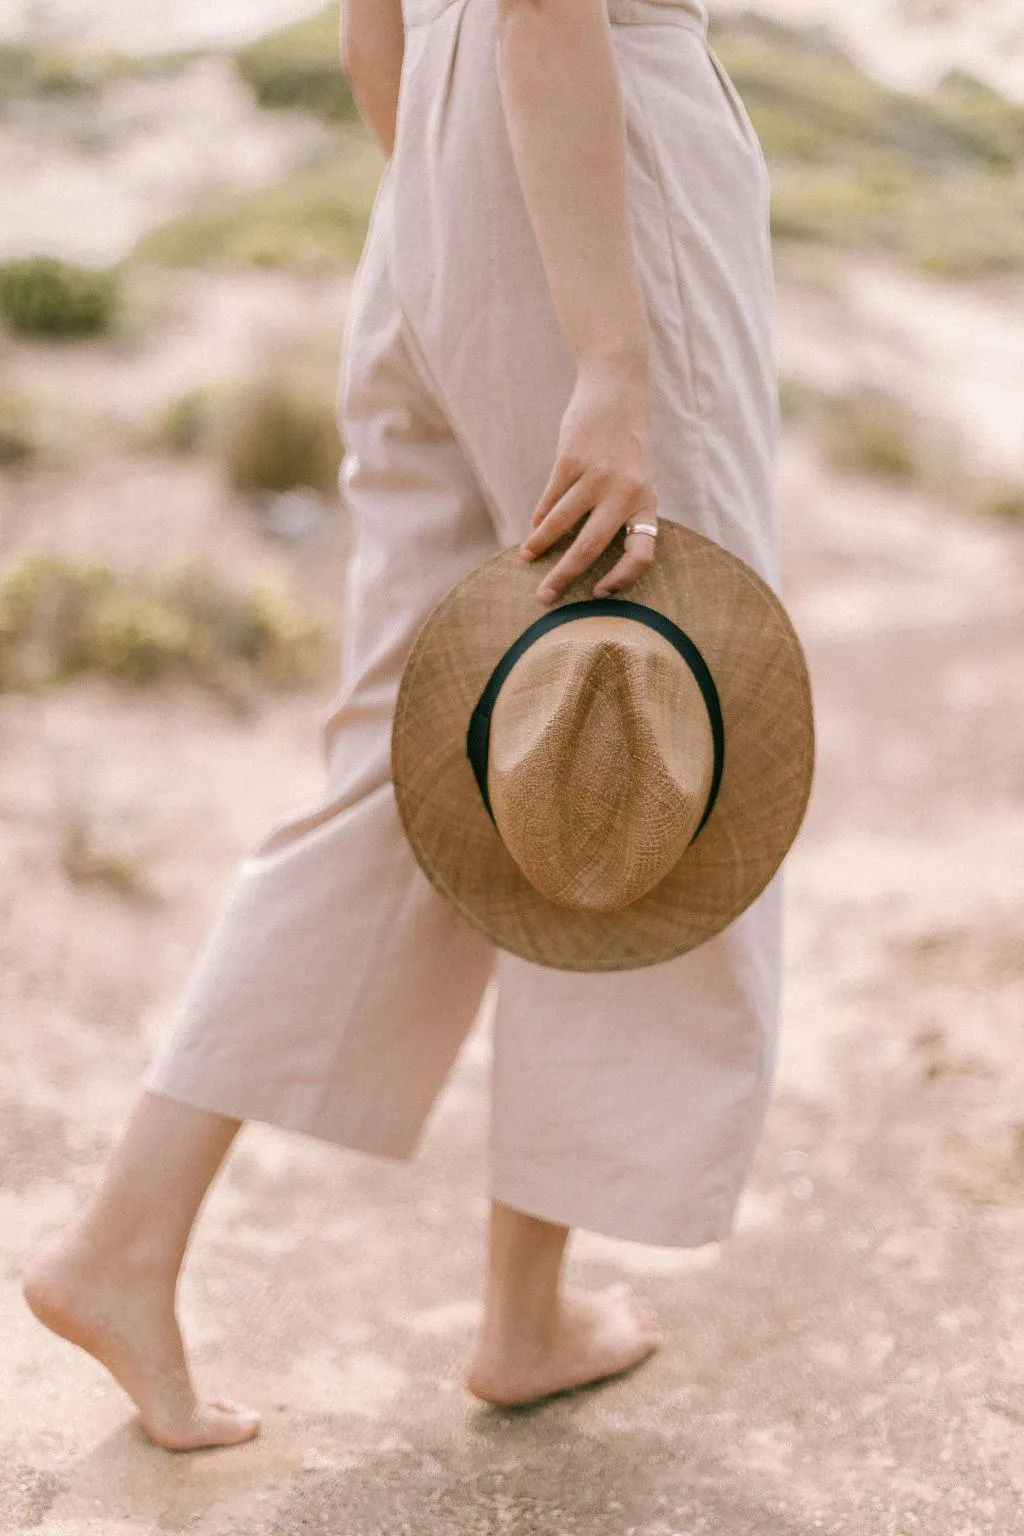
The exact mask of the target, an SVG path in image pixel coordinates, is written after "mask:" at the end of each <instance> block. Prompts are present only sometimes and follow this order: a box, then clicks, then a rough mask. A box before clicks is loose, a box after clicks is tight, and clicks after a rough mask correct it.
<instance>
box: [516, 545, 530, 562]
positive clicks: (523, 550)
mask: <svg viewBox="0 0 1024 1536" xmlns="http://www.w3.org/2000/svg"><path fill="white" fill-rule="evenodd" d="M519 553H520V554H521V555H522V557H523V559H524V560H532V559H533V550H532V549H531V548H530V546H529V545H528V544H520V546H519Z"/></svg>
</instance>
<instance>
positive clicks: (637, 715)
mask: <svg viewBox="0 0 1024 1536" xmlns="http://www.w3.org/2000/svg"><path fill="white" fill-rule="evenodd" d="M568 542H569V538H568V537H567V538H565V539H563V540H561V541H560V542H559V544H558V545H556V546H555V547H554V548H553V549H552V550H550V551H548V552H547V553H546V554H545V555H543V556H541V557H540V558H539V559H537V560H533V561H527V560H524V559H523V558H522V556H521V555H520V553H519V551H518V549H517V548H512V549H508V550H505V551H504V552H503V553H501V554H498V555H495V556H493V557H492V558H491V559H489V560H486V561H485V562H484V563H483V564H482V565H479V566H477V568H476V569H475V570H473V571H471V572H470V573H469V575H468V576H466V577H464V578H463V580H462V581H460V582H459V583H458V585H457V586H455V587H454V588H453V589H452V590H451V591H450V592H449V593H448V594H447V595H446V596H445V597H444V598H443V599H442V600H441V602H440V603H439V604H438V605H437V607H436V608H435V609H434V611H433V613H432V614H431V615H430V617H429V618H428V619H427V621H426V623H425V624H424V626H423V628H422V629H421V631H420V633H419V635H418V636H417V638H416V641H415V643H414V645H413V648H412V651H411V653H410V655H409V658H408V661H407V663H406V666H405V669H404V671H403V675H402V679H401V684H400V687H399V692H398V701H397V705H396V709H395V716H394V723H393V727H392V737H391V766H392V773H393V778H394V785H395V794H396V798H397V802H398V811H399V815H400V817H401V820H402V824H403V826H404V828H405V831H406V834H407V835H408V838H409V841H410V843H411V844H412V848H413V851H414V853H415V855H416V858H417V860H418V861H419V863H420V865H421V866H422V868H423V870H424V871H425V873H426V874H427V876H428V877H429V879H430V880H431V881H432V883H433V884H434V886H436V888H437V889H438V890H439V891H440V892H441V893H442V895H444V896H446V897H448V899H449V900H450V901H452V902H453V903H454V904H455V906H456V907H457V908H458V909H459V911H460V912H461V913H462V914H463V915H464V916H465V917H466V918H468V920H469V921H470V922H471V923H472V924H474V926H475V927H477V928H479V929H480V930H481V931H482V932H483V933H485V934H486V935H487V936H488V938H490V939H491V940H492V941H493V942H494V943H495V944H496V945H497V946H498V947H499V948H501V949H505V950H509V951H511V953H513V954H516V955H521V956H522V957H523V958H525V959H527V960H532V961H534V962H536V963H537V964H540V965H547V966H554V967H556V968H558V969H562V970H573V971H605V970H626V969H631V968H634V967H639V966H645V965H653V964H654V963H655V962H657V961H660V960H668V959H670V958H671V957H672V956H674V955H679V954H683V953H684V952H685V951H686V950H689V949H693V948H695V947H696V946H697V945H698V944H701V943H703V942H704V941H705V940H706V939H710V938H711V937H712V936H713V935H714V934H716V933H718V932H720V930H721V929H723V928H724V927H725V926H726V924H728V923H730V922H731V921H732V920H733V918H735V917H737V916H738V915H739V914H740V913H741V912H742V911H743V910H744V909H745V908H746V907H748V906H749V905H750V903H751V902H752V901H753V900H754V898H755V897H756V896H757V895H759V894H760V892H761V891H762V890H763V889H764V887H765V886H766V885H767V884H768V882H769V880H770V879H771V877H772V876H773V875H774V874H775V872H776V870H777V869H778V868H779V865H780V864H781V863H782V860H783V858H784V857H785V854H786V852H787V850H788V848H789V846H790V844H791V843H792V841H793V838H794V837H795V836H796V833H797V830H798V828H799V826H800V823H801V821H802V819H803V815H804V811H805V809H806V807H807V800H808V796H809V794H810V785H811V774H812V767H813V756H814V727H813V719H812V712H811V695H810V686H809V682H808V676H807V669H806V665H805V662H804V657H803V653H802V651H801V648H800V643H799V641H798V639H797V637H796V634H795V633H794V631H793V627H792V625H791V623H790V621H789V619H788V617H787V615H786V612H785V610H784V609H783V607H782V604H781V603H780V601H779V599H778V598H777V597H776V596H775V594H774V593H773V592H772V591H771V589H770V588H769V587H768V586H767V585H766V584H765V583H764V582H763V581H762V580H761V578H760V577H759V576H757V575H756V573H755V572H754V571H752V570H751V569H750V567H749V566H748V565H746V564H745V563H744V562H743V561H742V560H739V559H737V557H736V556H735V555H732V554H729V553H728V552H727V551H726V550H724V549H722V548H721V547H720V546H719V545H718V544H716V543H713V542H712V541H711V540H710V539H707V538H704V537H703V536H702V535H701V534H698V533H694V532H692V531H691V530H690V529H688V528H684V527H683V526H681V525H680V524H678V523H672V522H667V521H666V520H665V519H664V518H663V519H662V520H661V522H660V524H659V537H658V553H657V557H656V559H655V561H654V563H653V565H652V566H651V567H650V568H649V569H648V570H647V571H646V572H645V573H644V575H643V576H642V577H641V578H640V579H639V580H638V581H636V582H634V583H633V584H632V586H630V587H629V588H628V590H627V591H625V592H624V594H623V595H622V596H621V597H608V598H592V597H590V595H589V594H590V592H591V591H592V589H593V586H594V583H595V581H596V580H597V579H598V577H599V576H600V575H601V574H603V572H604V571H606V570H608V569H609V568H610V567H611V565H612V564H613V563H614V561H615V560H616V559H617V558H618V557H619V555H620V554H621V549H622V539H621V536H618V537H616V539H614V540H613V541H612V545H611V546H610V547H609V549H608V550H606V551H605V553H604V555H602V556H601V557H600V559H599V560H598V561H596V562H595V563H594V564H593V565H592V566H591V567H590V569H589V570H588V571H587V572H586V573H585V574H584V576H582V577H581V578H580V579H579V580H578V581H577V582H576V583H575V584H574V585H573V586H572V587H570V588H569V589H568V591H567V592H566V593H565V594H564V595H563V597H562V599H561V600H560V602H559V603H558V604H556V605H554V606H551V607H548V606H545V605H544V604H542V603H541V602H540V600H539V599H538V598H537V596H536V588H537V587H538V585H539V583H540V576H541V573H542V572H543V571H544V570H545V569H549V568H550V567H551V566H552V565H554V563H555V561H556V560H557V559H558V558H559V556H560V554H561V553H562V552H563V550H564V549H565V548H566V547H567V544H568Z"/></svg>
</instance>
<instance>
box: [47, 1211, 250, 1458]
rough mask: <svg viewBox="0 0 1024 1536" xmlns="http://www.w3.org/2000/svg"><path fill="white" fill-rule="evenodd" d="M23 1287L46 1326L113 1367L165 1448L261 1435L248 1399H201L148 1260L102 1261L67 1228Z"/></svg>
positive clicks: (162, 1279)
mask: <svg viewBox="0 0 1024 1536" xmlns="http://www.w3.org/2000/svg"><path fill="white" fill-rule="evenodd" d="M22 1289H23V1292H24V1296H25V1300H26V1301H27V1302H28V1305H29V1307H30V1308H31V1310H32V1311H33V1313H34V1314H35V1316H36V1317H37V1318H38V1319H39V1321H40V1322H41V1323H44V1324H45V1325H46V1327H47V1328H49V1329H51V1330H52V1331H53V1332H54V1333H56V1334H59V1336H60V1337H61V1338H62V1339H68V1340H69V1341H70V1342H71V1343H72V1344H77V1345H78V1346H79V1347H80V1348H81V1349H84V1350H87V1351H88V1353H89V1354H90V1355H93V1356H95V1358H96V1359H97V1360H99V1361H100V1363H101V1364H102V1365H104V1366H106V1368H107V1370H108V1371H110V1373H111V1375H112V1376H113V1377H114V1378H115V1380H116V1381H117V1382H118V1383H119V1384H120V1386H122V1387H123V1388H124V1390H125V1391H126V1392H127V1393H128V1396H129V1397H130V1398H131V1399H132V1400H133V1402H134V1403H135V1405H136V1407H137V1408H138V1410H139V1414H140V1416H141V1419H142V1425H143V1428H144V1429H145V1431H146V1433H147V1434H148V1435H149V1437H150V1438H151V1439H152V1440H155V1441H156V1443H157V1445H162V1446H164V1447H165V1448H166V1449H167V1450H169V1451H195V1450H201V1449H203V1448H204V1447H207V1446H214V1445H237V1444H238V1443H239V1442H240V1441H242V1440H250V1439H252V1437H253V1435H255V1434H256V1433H257V1432H258V1430H259V1425H260V1420H259V1415H258V1414H256V1413H252V1412H250V1411H249V1410H248V1409H246V1408H243V1407H242V1406H241V1405H240V1404H237V1403H232V1402H230V1401H228V1400H226V1399H223V1398H215V1399H212V1400H211V1401H209V1402H199V1401H198V1399H197V1398H196V1395H195V1391H194V1389H193V1387H192V1382H191V1378H190V1376H189V1370H188V1365H187V1363H186V1360H185V1350H184V1346H183V1344H182V1340H181V1332H180V1330H179V1328H178V1322H177V1318H176V1316H175V1309H174V1287H173V1282H168V1280H167V1278H166V1276H163V1275H160V1274H159V1273H158V1272H156V1271H154V1270H153V1269H152V1268H151V1267H149V1266H146V1265H141V1264H140V1265H137V1266H136V1265H132V1264H131V1263H126V1262H124V1261H122V1260H118V1261H116V1262H115V1261H110V1260H101V1261H97V1260H96V1259H94V1258H91V1257H90V1256H89V1255H88V1254H87V1253H86V1252H85V1250H84V1249H83V1247H82V1245H80V1244H78V1243H77V1242H76V1240H75V1238H74V1236H73V1235H71V1234H69V1235H65V1234H63V1233H62V1234H61V1235H60V1236H59V1237H58V1238H57V1239H56V1240H55V1241H54V1242H53V1243H51V1244H50V1245H49V1246H48V1247H47V1248H45V1249H44V1250H43V1251H42V1252H41V1253H40V1254H39V1255H38V1256H37V1257H36V1258H35V1259H33V1261H32V1262H31V1263H30V1265H29V1267H28V1269H27V1270H26V1272H25V1275H24V1277H23V1281H22Z"/></svg>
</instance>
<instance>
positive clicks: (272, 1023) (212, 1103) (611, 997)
mask: <svg viewBox="0 0 1024 1536" xmlns="http://www.w3.org/2000/svg"><path fill="white" fill-rule="evenodd" d="M607 6H608V14H609V19H610V22H611V32H612V39H613V44H614V49H615V54H616V57H617V60H618V64H619V70H620V79H621V85H622V93H623V99H624V105H625V113H626V120H627V148H628V171H629V197H630V210H631V219H632V225H633V233H634V240H635V246H636V252H637V261H638V265H639V274H640V279H641V283H642V287H643V291H644V296H645V301H646V305H647V310H648V315H649V319H650V325H651V338H652V369H653V404H652V434H653V446H654V457H655V470H656V484H657V488H658V492H659V498H660V506H659V516H660V517H662V518H664V519H675V520H677V521H679V522H681V523H685V524H688V525H689V526H690V527H693V528H696V529H698V530H699V531H700V532H702V533H704V534H707V535H709V536H710V537H712V538H714V539H717V540H718V541H719V542H720V543H722V544H724V545H725V546H726V547H727V548H728V549H730V550H732V551H733V552H734V553H736V554H738V555H740V556H741V557H742V558H743V559H745V560H747V561H748V562H749V563H750V564H751V565H753V566H754V568H755V569H756V570H757V571H758V572H759V573H760V575H761V576H763V577H764V578H765V580H767V581H768V582H769V583H770V584H772V585H773V586H776V587H777V584H778V568H777V551H776V535H775V514H774V476H775V455H776V447H777V435H778V396H777V381H776V373H775V368H774V364H773V349H772V336H771V325H772V303H773V280H772V267H771V252H770V243H769V228H768V195H769V181H768V172H767V168H766V165H765V161H764V156H763V154H762V152H761V147H760V145H759V143H758V140H757V137H756V134H755V132H754V129H753V127H752V125H751V123H750V120H749V118H748V116H747V114H746V112H745V110H744V108H743V106H742V104H741V102H740V99H739V97H738V95H737V93H736V90H735V87H734V86H733V84H732V82H731V81H730V80H729V78H728V76H727V75H726V73H725V71H724V69H723V67H722V66H721V64H720V62H719V61H718V59H717V57H716V56H715V54H714V53H713V51H712V50H711V48H710V46H709V44H708V40H707V20H708V18H707V12H706V9H705V7H704V6H703V4H701V3H700V0H677V3H670V4H665V3H661V0H607ZM495 10H496V6H495V0H405V21H406V54H405V62H404V67H403V72H402V81H401V88H400V95H399V105H398V130H397V141H396V144H395V149H394V153H393V155H392V157H391V159H390V160H389V161H388V162H387V165H386V167H385V170H384V174H383V177H382V179H381V182H380V186H379V189H378V192H377V196H376V199H375V202H374V205H373V210H372V214H371V219H370V225H369V230H368V234H367V238H366V243H365V246H364V248H363V252H362V255H361V258H360V261H359V264H358V267H357V270H356V274H355V280H354V287H353V290H352V294H351V299H350V307H349V310H348V313H347V316H346V320H345V327H344V334H343V339H342V360H341V384H340V390H339V397H338V403H339V424H340V428H341V432H342V437H343V442H344V445H345V453H344V458H343V461H342V467H341V487H342V493H343V499H344V501H345V503H346V506H347V509H348V513H349V516H350V517H351V520H352V528H353V553H352V558H351V563H350V567H349V571H348V577H347V591H346V607H345V611H344V632H343V653H342V676H341V681H340V688H339V692H338V695H337V698H336V699H335V700H334V701H333V703H332V706H331V707H330V709H329V712H328V714H327V717H326V720H325V722H324V728H323V740H324V756H325V762H326V782H325V785H324V789H323V793H322V796H321V797H320V799H319V801H318V803H317V804H315V805H313V806H311V807H309V808H308V809H304V810H300V811H297V812H296V813H295V814H294V815H291V816H289V817H288V818H287V819H286V820H284V821H283V822H281V823H280V824H279V825H277V826H276V827H275V828H273V829H272V830H271V831H270V832H269V833H268V835H267V836H266V838H265V839H264V841H263V842H262V843H261V844H260V845H259V846H258V847H256V848H255V849H254V850H253V851H252V852H251V853H250V854H248V856H247V857H245V858H244V859H243V860H242V861H241V863H240V865H239V867H238V870H237V873H236V876H235V878H234V880H233V882H232V883H231V885H230V887H229V889H228V891H227V892H226V894H225V897H224V899H223V902H222V905H221V908H220V911H219V913H218V914H217V916H216V917H215V920H214V921H213V922H212V924H211V926H210V929H209V931H208V934H207V937H206V940H205V942H204V945H203V947H202V950H201V953H200V955H199V956H198V958H197V961H196V964H195V967H194V970H193V973H192V975H191V977H190V979H189V982H188V984H187V986H186V988H185V990H184V994H183V996H182V999H181V1003H180V1006H179V1008H178V1009H177V1010H176V1013H175V1017H174V1018H173V1019H172V1020H170V1021H169V1023H168V1025H167V1027H166V1029H165V1032H164V1034H163V1035H162V1038H161V1039H160V1041H159V1043H158V1046H157V1049H156V1050H155V1052H154V1054H153V1056H152V1059H151V1061H150V1064H149V1067H148V1070H147V1072H146V1073H145V1075H144V1079H143V1086H144V1087H147V1088H149V1089H151V1090H153V1091H156V1092H159V1093H163V1094H166V1095H169V1096H171V1097H174V1098H177V1099H180V1100H183V1101H185V1102H187V1103H190V1104H193V1105H197V1106H199V1107H201V1108H205V1109H208V1110H214V1111H217V1112H219V1113H221V1114H226V1115H232V1116H236V1117H238V1118H240V1119H255V1120H262V1121H266V1122H269V1123H272V1124H275V1125H278V1126H282V1127H286V1128H289V1129H292V1130H296V1131H300V1132H304V1133H306V1134H308V1135H312V1136H315V1137H318V1138H321V1139H324V1140H326V1141H329V1142H334V1143H337V1144H339V1145H341V1146H346V1147H353V1148H359V1149H362V1150H364V1151H367V1152H372V1153H377V1154H382V1155H386V1156H390V1157H395V1158H408V1157H409V1156H411V1155H412V1153H413V1152H414V1150H415V1147H416V1145H417V1143H418V1140H419V1138H420V1134H421V1131H422V1129H423V1126H424V1122H425V1120H426V1117H427V1114H428V1112H429V1110H430V1108H431V1106H432V1104H433V1103H434V1100H435V1098H436V1096H437V1094H438V1092H439V1090H440V1089H441V1087H442V1085H443V1083H444V1080H445V1078H446V1076H447V1074H448V1072H449V1069H450V1067H451V1065H452V1062H453V1060H454V1057H455V1055H456V1052H457V1051H458V1049H459V1046H460V1044H461V1042H462V1040H463V1039H464V1037H465V1035H466V1033H467V1031H468V1029H469V1026H470V1025H471V1023H472V1021H473V1019H474V1017H475V1015H476V1013H477V1011H478V1008H479V1005H480V1002H481V998H482V995H483V992H484V989H485V987H486V985H487V982H488V980H489V978H490V977H491V976H492V974H493V975H494V976H495V978H496V981H497V1003H496V1013H495V1019H494V1060H493V1077H492V1116H491V1134H490V1193H491V1195H492V1196H493V1198H495V1199H497V1200H501V1201H503V1202H504V1203H506V1204H508V1205H510V1206H512V1207H514V1208H517V1209H519V1210H522V1211H525V1212H528V1213H530V1214H533V1215H536V1216H540V1217H543V1218H546V1219H548V1220H550V1221H556V1222H563V1223H566V1224H568V1225H571V1226H581V1227H585V1228H588V1229H590V1230H592V1231H596V1232H600V1233H604V1234H607V1235H610V1236H613V1237H622V1238H631V1239H636V1240H640V1241H643V1242H648V1243H660V1244H665V1245H671V1246H680V1247H688V1246H696V1245H699V1244H702V1243H705V1242H708V1241H712V1240H716V1239H720V1238H723V1237H725V1236H726V1235H728V1233H729V1231H730V1230H731V1228H732V1224H733V1220H734V1215H735V1210H736V1206H737V1203H738V1200H739V1196H740V1194H741V1192H742V1187H743V1184H744V1180H745V1178H746V1175H747V1173H748V1169H749V1164H750V1161H751V1158H752V1155H753V1151H754V1148H755V1145H756V1142H757V1139H758V1135H759V1133H760V1129H761V1125H762V1122H763V1117H764V1112H765V1109H766V1105H767V1101H768V1097H769V1093H770V1087H771V1080H772V1074H773V1068H774V1059H775V1045H776V1037H777V1029H778V1009H779V987H780V968H781V916H782V913H781V877H780V876H776V878H775V880H773V882H772V883H771V884H770V885H769V886H768V888H767V890H766V891H765V892H764V893H763V894H762V895H761V896H760V897H759V898H758V899H757V901H756V902H755V903H754V904H753V906H751V907H750V908H748V910H747V911H746V912H745V913H744V914H743V915H742V916H741V917H740V918H738V919H737V920H736V921H735V922H734V923H732V924H731V925H730V927H729V928H727V929H726V930H725V931H724V932H723V933H722V934H720V935H719V936H718V937H717V938H715V939H713V940H712V941H710V942H709V943H707V944H705V945H703V946H702V947H701V948H700V949H698V950H696V951H693V952H692V953H690V954H688V955H685V956H682V957H681V958H679V959H675V960H671V961H667V962H665V963H662V964H659V965H654V966H650V967H647V968H645V969H642V970H635V971H620V972H611V973H593V974H581V973H579V972H566V971H557V970H549V969H545V968H543V967H539V966H536V965H533V964H530V963H528V962H526V961H524V960H521V959H518V958H516V957H514V956H512V955H509V954H506V953H504V952H500V951H497V950H495V949H494V948H493V947H492V946H491V944H490V943H489V942H488V941H487V940H486V939H485V938H484V937H483V936H482V935H481V934H479V933H478V932H477V931H476V930H475V929H473V928H472V927H470V926H469V925H468V924H467V923H466V921H465V920H464V919H463V918H462V917H461V916H460V915H459V914H458V913H457V912H456V911H455V910H454V909H453V908H452V907H450V906H449V905H448V903H447V902H446V901H445V900H444V899H443V898H442V897H441V896H440V895H439V894H438V893H437V892H436V891H435V890H434V889H433V887H432V886H431V885H430V883H429V882H428V880H427V878H426V876H425V875H423V873H422V872H421V871H420V869H419V867H418V866H417V864H416V862H415V859H414V858H413V855H412V852H411V850H410V848H409V845H408V843H407V841H406V839H405V836H404V834H403V832H402V829H401V826H400V823H399V821H398V817H397V813H396V809H395V801H394V793H393V788H392V785H391V782H390V777H389V763H388V755H389V738H390V727H391V716H392V710H393V707H394V701H395V695H396V690H397V686H398V680H399V676H400V673H401V669H402V666H403V663H404V660H405V657H406V655H407V653H408V650H409V647H410V644H411V642H412V639H413V637H414V635H415V634H416V631H417V629H418V628H419V626H420V624H421V623H422V622H423V620H424V619H425V618H426V616H427V614H428V613H429V611H430V610H431V608H432V607H433V605H434V604H435V603H436V602H437V601H438V600H439V599H440V598H441V596H442V595H443V594H444V593H445V592H446V591H447V590H448V589H449V588H450V587H451V586H452V585H453V584H454V583H455V582H456V581H458V580H459V578H460V577H462V576H463V575H464V574H465V573H466V572H467V571H468V570H469V569H470V568H471V567H473V566H474V565H476V564H477V563H478V562H479V561H481V560H483V559H484V558H485V557H486V556H488V555H490V554H492V553H494V552H495V551H496V550H498V549H500V548H504V547H507V546H508V545H510V544H513V543H518V542H519V541H520V540H521V539H522V537H523V536H524V535H525V533H526V531H527V529H528V526H529V520H530V516H531V514H532V511H533V508H534V506H535V505H536V503H537V501H538V499H539V497H540V494H541V491H542V490H543V488H544V486H545V484H546V482H547V479H548V476H549V474H550V470H551V466H552V464H553V462H554V455H555V450H556V440H557V435H558V429H559V424H560V420H561V416H562V412H563V411H564V409H565V406H566V404H567V403H568V399H569V396H570V393H571V390H572V387H573V382H574V377H575V373H574V365H573V362H572V358H571V356H570V354H569V351H568V348H567V345H566V342H565V340H564V337H563V335H562V332H561V329H560V326H559V323H558V320H557V316H556V313H555V310H554V307H553V304H552V301H551V297H550V293H549V290H548V287H547V283H546V281H545V277H544V272H543V268H542V265H541V260H540V255H539V251H538V248H537V245H536V240H535V237H534V234H533V231H532V227H531V225H530V222H529V218H528V215H527V212H526V207H525V204H524V201H523V198H522V194H521V191H520V188H519V185H518V181H517V178H516V174H515V168H514V164H513V161H512V157H511V151H510V147H509V142H508V138H507V133H506V128H505V123H504V116H503V112H502V107H501V99H500V95H499V87H498V77H497V70H496V62H495V42H496V33H495V24H496V14H495ZM580 259H581V261H583V260H585V259H586V253H585V252H581V255H580Z"/></svg>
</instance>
